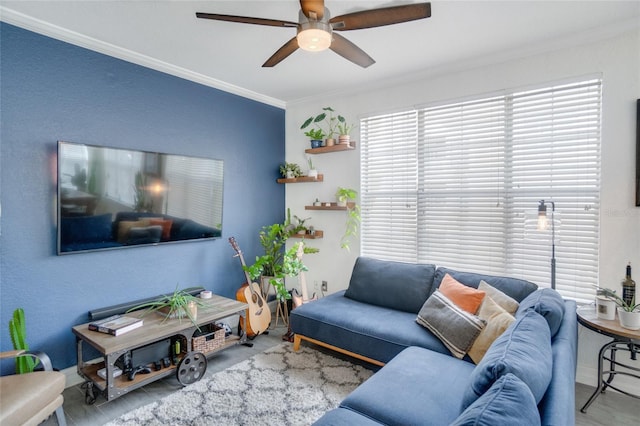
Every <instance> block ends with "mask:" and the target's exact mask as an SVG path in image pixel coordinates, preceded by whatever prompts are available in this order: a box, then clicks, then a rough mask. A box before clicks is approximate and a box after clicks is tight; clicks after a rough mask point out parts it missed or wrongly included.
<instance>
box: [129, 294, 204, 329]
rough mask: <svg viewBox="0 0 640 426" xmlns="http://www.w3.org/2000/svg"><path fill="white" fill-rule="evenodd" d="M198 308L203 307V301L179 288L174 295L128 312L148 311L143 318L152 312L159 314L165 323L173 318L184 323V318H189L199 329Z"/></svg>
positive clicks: (163, 297)
mask: <svg viewBox="0 0 640 426" xmlns="http://www.w3.org/2000/svg"><path fill="white" fill-rule="evenodd" d="M198 306H203V303H202V300H201V299H199V298H197V297H195V296H193V295H191V294H189V293H187V292H186V291H184V290H179V289H178V286H176V289H175V290H174V291H173V294H169V295H164V296H161V297H160V298H158V300H154V301H152V302H147V303H143V304H141V305H138V306H134V307H133V308H131V309H129V310H128V311H127V312H132V311H137V310H140V309H147V311H146V312H145V313H144V314H142V316H145V315H147V314H148V313H150V312H158V313H159V314H160V315H163V316H164V317H165V319H164V321H166V320H167V319H169V318H171V319H173V318H178V319H179V320H180V321H182V318H184V317H187V318H189V320H191V322H192V323H193V325H195V326H196V328H198V323H197V318H198Z"/></svg>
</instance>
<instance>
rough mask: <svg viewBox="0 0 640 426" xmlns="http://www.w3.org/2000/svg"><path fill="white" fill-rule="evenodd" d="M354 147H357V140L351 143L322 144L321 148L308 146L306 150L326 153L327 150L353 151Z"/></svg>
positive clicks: (311, 152)
mask: <svg viewBox="0 0 640 426" xmlns="http://www.w3.org/2000/svg"><path fill="white" fill-rule="evenodd" d="M354 149H356V141H351V142H349V144H346V143H339V144H336V145H332V146H321V147H320V148H308V149H305V150H304V152H306V153H307V154H326V153H327V152H338V151H351V150H354Z"/></svg>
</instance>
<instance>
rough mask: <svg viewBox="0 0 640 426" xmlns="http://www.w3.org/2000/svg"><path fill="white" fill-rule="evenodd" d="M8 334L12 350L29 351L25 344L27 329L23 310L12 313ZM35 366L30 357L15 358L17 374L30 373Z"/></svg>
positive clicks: (19, 309)
mask: <svg viewBox="0 0 640 426" xmlns="http://www.w3.org/2000/svg"><path fill="white" fill-rule="evenodd" d="M9 334H10V335H11V342H12V343H13V349H15V350H25V351H28V350H29V345H28V344H27V328H26V323H25V319H24V310H23V309H22V308H18V309H16V310H15V311H13V318H12V319H10V320H9ZM35 366H36V362H35V360H34V359H33V357H31V356H25V355H21V356H17V357H16V373H17V374H24V373H31V372H32V371H33V369H34V368H35Z"/></svg>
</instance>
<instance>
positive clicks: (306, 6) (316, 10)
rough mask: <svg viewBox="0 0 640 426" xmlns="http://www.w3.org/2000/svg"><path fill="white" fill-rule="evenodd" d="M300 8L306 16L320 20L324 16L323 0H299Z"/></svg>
mask: <svg viewBox="0 0 640 426" xmlns="http://www.w3.org/2000/svg"><path fill="white" fill-rule="evenodd" d="M300 9H302V13H304V16H306V17H307V18H309V19H315V20H317V21H320V20H322V18H323V17H324V0H300ZM312 14H315V15H312Z"/></svg>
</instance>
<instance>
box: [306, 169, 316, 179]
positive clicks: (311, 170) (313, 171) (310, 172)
mask: <svg viewBox="0 0 640 426" xmlns="http://www.w3.org/2000/svg"><path fill="white" fill-rule="evenodd" d="M307 176H309V177H310V178H314V179H315V178H317V177H318V170H317V169H309V172H308V173H307Z"/></svg>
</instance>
